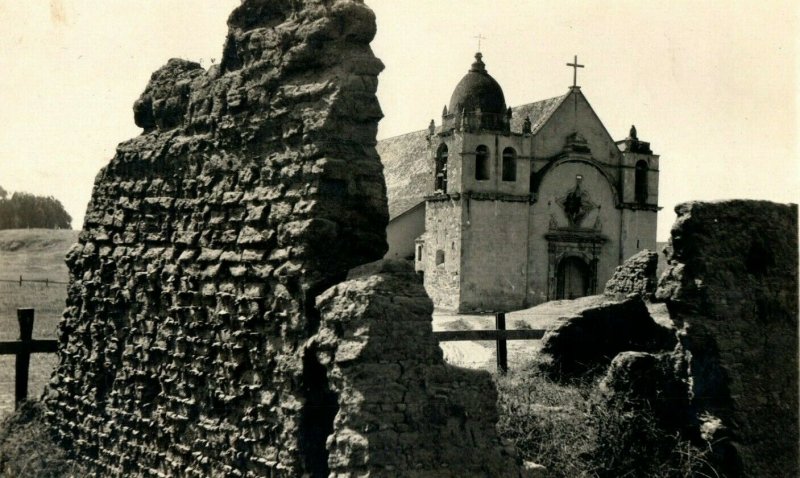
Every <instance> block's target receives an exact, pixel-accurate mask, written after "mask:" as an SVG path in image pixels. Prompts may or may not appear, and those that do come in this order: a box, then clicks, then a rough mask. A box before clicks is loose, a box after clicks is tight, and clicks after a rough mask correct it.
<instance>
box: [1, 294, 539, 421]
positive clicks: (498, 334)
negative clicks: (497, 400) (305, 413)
mask: <svg viewBox="0 0 800 478" xmlns="http://www.w3.org/2000/svg"><path fill="white" fill-rule="evenodd" d="M33 320H34V309H17V321H18V322H19V340H16V341H11V342H0V355H15V356H16V367H15V372H16V373H15V376H14V406H15V407H18V406H19V404H20V403H21V402H23V401H24V400H26V399H27V398H28V373H29V370H30V360H31V354H36V353H55V352H56V351H57V350H58V341H57V340H54V339H49V340H35V339H34V338H33ZM545 332H547V331H546V330H537V329H521V330H506V314H504V313H499V314H495V329H494V330H455V331H439V332H434V333H433V335H434V337H436V339H437V340H438V341H439V342H463V341H476V340H494V341H495V343H496V347H497V371H498V372H499V373H503V374H504V373H506V372H507V371H508V349H507V346H506V341H508V340H540V339H541V338H542V337H544V334H545Z"/></svg>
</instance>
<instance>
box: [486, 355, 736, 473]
mask: <svg viewBox="0 0 800 478" xmlns="http://www.w3.org/2000/svg"><path fill="white" fill-rule="evenodd" d="M598 385H599V380H598V379H597V378H588V377H587V378H585V379H584V380H571V381H570V382H568V383H564V382H556V381H554V380H553V379H552V378H550V377H548V376H547V375H546V374H545V373H543V372H542V371H541V369H540V367H539V366H538V364H534V363H530V364H528V365H527V366H525V367H523V368H520V369H517V370H515V371H511V372H509V373H508V375H506V376H499V377H497V388H498V405H499V411H500V419H499V421H498V431H499V432H500V434H501V437H502V438H504V439H506V440H508V441H510V442H511V443H513V444H514V445H515V446H516V447H517V449H518V450H519V452H520V455H521V456H522V459H523V460H527V461H532V462H535V463H539V464H541V465H544V466H545V467H546V468H547V469H548V472H549V473H550V475H549V476H552V477H554V478H562V477H563V478H580V477H598V478H611V477H620V476H642V477H644V476H646V477H653V478H668V477H670V478H671V477H711V478H718V477H721V475H720V474H718V473H717V472H716V471H715V470H714V469H713V467H712V466H710V465H709V463H708V460H709V459H710V451H709V450H708V448H707V447H705V446H702V445H697V444H695V443H693V442H692V441H690V440H688V439H687V438H685V437H683V436H682V435H681V434H680V433H678V432H675V431H674V430H668V429H666V428H665V427H664V426H663V424H662V423H660V421H659V420H658V418H657V414H656V413H655V412H654V411H653V410H652V408H651V407H650V405H649V403H648V402H647V401H646V400H640V399H636V398H632V397H631V396H626V395H624V394H618V395H614V396H613V398H609V396H607V395H606V394H604V393H602V392H601V390H600V387H599V386H598Z"/></svg>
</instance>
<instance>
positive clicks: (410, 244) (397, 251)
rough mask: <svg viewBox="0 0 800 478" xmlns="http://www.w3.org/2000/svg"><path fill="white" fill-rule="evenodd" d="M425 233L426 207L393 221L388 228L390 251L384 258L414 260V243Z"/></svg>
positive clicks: (418, 208) (387, 238)
mask: <svg viewBox="0 0 800 478" xmlns="http://www.w3.org/2000/svg"><path fill="white" fill-rule="evenodd" d="M424 233H425V207H424V205H423V206H420V207H417V208H416V209H413V210H412V211H410V212H408V213H406V214H401V215H400V216H397V217H396V218H394V219H392V220H391V221H390V222H389V225H388V226H386V242H388V243H389V250H388V251H386V255H384V256H383V258H384V259H413V258H414V241H415V240H416V239H417V238H418V237H419V236H421V235H422V234H424Z"/></svg>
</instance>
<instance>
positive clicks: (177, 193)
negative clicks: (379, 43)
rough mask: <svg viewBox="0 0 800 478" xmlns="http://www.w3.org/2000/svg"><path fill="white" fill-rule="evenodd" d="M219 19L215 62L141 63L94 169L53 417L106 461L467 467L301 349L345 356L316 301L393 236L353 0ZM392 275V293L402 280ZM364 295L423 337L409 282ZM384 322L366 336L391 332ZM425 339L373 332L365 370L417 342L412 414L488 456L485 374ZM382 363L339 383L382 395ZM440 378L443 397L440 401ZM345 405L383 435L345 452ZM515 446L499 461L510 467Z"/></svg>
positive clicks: (72, 264) (73, 265)
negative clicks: (143, 76)
mask: <svg viewBox="0 0 800 478" xmlns="http://www.w3.org/2000/svg"><path fill="white" fill-rule="evenodd" d="M228 25H229V27H230V30H229V34H228V37H227V40H226V42H225V47H224V53H223V56H222V60H221V62H220V64H219V65H218V66H214V67H212V68H211V69H209V70H208V71H205V70H203V69H202V68H201V67H200V66H199V65H197V64H195V63H191V62H188V61H183V60H170V61H169V62H168V63H167V65H166V66H164V67H163V68H161V69H160V70H158V71H156V72H155V73H154V74H153V76H152V78H151V80H150V83H149V84H148V86H147V88H146V90H145V91H144V93H143V94H142V96H141V98H139V100H138V101H137V102H136V103H135V105H134V115H135V120H136V123H137V124H138V125H139V126H141V127H142V128H143V129H144V133H143V134H142V135H140V136H139V137H137V138H134V139H132V140H130V141H127V142H125V143H122V144H121V145H119V146H118V148H117V154H116V156H115V157H114V158H113V159H112V160H111V162H110V163H109V164H108V166H106V167H105V168H103V170H102V171H101V172H100V173H99V175H98V176H97V179H96V182H95V186H94V191H93V193H92V199H91V202H90V204H89V207H88V210H87V214H86V221H85V223H84V227H83V232H82V233H81V235H80V238H79V243H78V244H76V245H75V246H74V247H73V248H72V250H71V251H70V253H69V255H68V257H67V263H68V266H69V270H70V286H69V297H68V299H67V309H66V311H65V313H64V319H63V321H62V322H61V323H60V325H59V341H60V345H59V353H58V356H59V364H58V367H57V369H56V371H55V372H54V375H53V377H52V380H51V386H50V388H49V391H48V392H47V395H46V397H45V402H46V405H47V407H48V410H49V412H48V414H49V418H50V420H51V422H52V424H53V428H54V430H55V432H56V433H57V435H58V437H59V438H60V440H61V441H62V442H63V443H64V444H65V445H66V446H67V447H68V448H69V449H70V450H72V452H73V453H74V455H75V457H76V459H78V460H79V461H80V462H81V463H83V464H84V465H85V466H86V467H87V468H88V469H89V471H91V472H92V473H95V474H97V475H98V476H126V477H128V476H132V477H143V476H152V477H155V476H158V477H165V476H170V477H172V476H175V477H181V476H185V477H191V476H196V477H208V476H230V477H237V476H238V477H256V476H259V477H261V476H304V475H305V476H327V475H328V474H329V472H330V471H331V470H334V471H335V472H336V473H340V474H341V475H342V476H345V475H346V476H350V475H349V474H348V473H349V472H350V471H348V470H351V469H356V468H357V469H361V468H363V467H364V466H368V467H373V468H375V467H377V468H376V469H380V467H383V469H384V470H390V469H389V468H386V466H385V465H386V464H387V462H386V459H393V460H395V462H396V463H398V464H399V463H401V462H400V461H397V460H403V459H404V460H406V461H404V462H402V463H404V466H405V465H409V466H410V464H413V466H414V467H416V466H417V463H422V466H423V468H424V469H426V470H430V469H433V468H438V469H440V472H439V475H441V476H455V475H454V474H452V473H449V472H448V471H447V470H449V469H450V467H453V468H452V469H461V468H459V466H460V462H461V461H462V458H461V456H460V455H457V454H456V453H455V451H453V450H462V449H464V448H455V447H457V446H461V444H460V442H459V444H458V445H454V448H447V449H448V450H451V451H450V452H448V454H447V455H446V456H443V455H441V454H438V453H433V455H432V458H430V459H427V461H426V458H425V457H426V456H427V455H426V453H427V452H426V450H430V447H431V446H440V444H438V443H429V442H425V441H414V440H413V437H414V435H413V433H410V432H409V433H408V434H405V435H403V442H402V447H401V444H400V442H393V441H390V440H389V437H384V436H383V435H384V434H385V435H389V432H388V431H385V429H384V428H382V427H383V426H384V424H386V423H392V424H394V428H393V430H394V432H395V433H400V432H402V431H404V428H403V427H404V426H406V425H404V424H403V423H405V422H403V421H402V420H400V419H399V416H398V415H397V412H398V410H397V409H387V408H383V407H380V408H379V409H366V411H367V412H369V413H373V412H374V413H375V415H373V416H371V417H370V418H369V419H365V418H364V416H359V417H355V418H354V417H352V416H348V415H347V412H348V411H349V410H350V409H349V408H348V406H349V405H350V402H349V401H348V400H349V399H350V398H352V397H350V396H349V395H348V394H347V392H348V390H349V389H344V388H337V384H340V383H343V382H341V381H339V379H338V378H337V375H336V374H337V373H338V372H337V370H338V369H336V368H335V367H334V368H330V367H332V364H331V363H328V362H324V361H323V357H322V356H320V355H318V353H317V351H318V350H322V349H321V348H320V347H317V346H316V345H315V344H317V343H323V342H324V343H325V344H326V346H330V347H333V348H335V349H336V351H335V355H336V356H337V357H341V356H343V355H346V353H345V352H343V348H346V347H347V346H348V344H349V342H347V341H343V343H342V344H341V345H338V346H337V341H336V340H333V342H330V341H328V342H325V341H321V340H320V339H319V337H320V336H321V335H320V334H325V333H327V332H328V330H329V329H328V328H327V327H328V325H327V324H329V323H330V320H331V319H330V318H326V319H325V320H326V325H325V326H324V327H323V328H322V330H321V331H320V320H321V319H320V313H319V312H318V310H317V309H316V305H315V302H316V298H317V296H319V294H320V293H321V292H322V291H324V290H326V289H328V288H329V287H331V286H333V285H334V284H337V283H339V282H341V281H342V280H344V279H345V277H346V275H347V271H348V270H349V269H350V268H352V267H354V266H357V265H360V264H364V263H367V262H370V261H373V260H375V259H378V258H380V257H381V256H383V254H384V253H385V252H386V249H387V245H386V239H385V229H386V224H387V217H388V215H387V206H386V194H385V185H384V181H383V175H382V168H381V164H380V160H379V158H378V155H377V153H376V151H375V135H376V131H377V122H378V120H379V119H380V118H381V116H382V113H381V110H380V107H379V105H378V102H377V99H376V97H375V91H376V88H377V75H378V73H379V72H380V71H381V70H382V68H383V65H382V64H381V62H380V61H379V60H377V59H376V58H375V57H374V55H373V54H372V51H371V50H370V47H369V42H370V41H371V40H372V38H373V36H374V34H375V18H374V16H373V14H372V12H371V11H370V10H369V9H368V8H367V7H365V6H364V5H363V3H362V2H361V1H360V0H304V1H297V0H292V1H289V0H245V1H244V2H243V3H242V5H241V6H240V7H239V8H237V9H236V10H235V11H234V12H233V13H232V15H231V16H230V18H229V20H228ZM411 275H412V276H413V274H411ZM404 277H405V276H404ZM375 280H376V281H380V280H379V279H375ZM372 283H373V282H370V284H372ZM413 284H414V285H409V286H408V288H410V289H413V288H414V287H416V288H417V289H419V286H418V285H416V283H413ZM391 286H392V287H397V288H398V290H405V289H404V285H403V282H402V281H401V280H400V279H397V280H394V281H392V282H391ZM334 290H335V291H336V292H331V293H328V295H326V297H327V299H326V300H328V301H330V302H336V303H337V304H338V303H342V302H341V301H344V303H345V304H346V303H347V302H346V298H347V297H350V295H348V294H350V293H351V292H350V289H348V288H346V287H344V288H338V289H334ZM365 293H366V292H365ZM337 294H344V296H345V298H339V297H337ZM376 294H377V292H376ZM378 295H379V297H377V298H376V299H375V300H374V301H373V299H372V298H369V299H365V301H366V302H369V303H373V302H374V303H375V304H376V305H375V306H374V307H378V308H380V307H385V306H387V304H389V303H391V304H394V305H393V309H392V315H391V316H387V318H389V319H393V318H395V317H397V318H398V319H406V320H405V321H404V320H398V327H399V330H400V332H391V333H390V335H392V336H397V334H398V333H401V332H402V333H405V332H409V331H410V329H413V327H410V326H409V324H411V325H417V322H418V321H419V322H421V323H424V322H425V320H427V321H428V324H427V329H424V328H423V330H422V331H420V332H417V333H419V334H424V333H426V332H425V331H426V330H427V333H428V335H430V304H429V302H428V301H427V300H426V299H424V297H422V296H421V295H420V294H419V291H418V290H415V291H414V294H412V295H413V297H412V298H411V299H409V300H405V301H404V300H402V297H390V296H389V295H390V294H389V293H388V292H387V291H386V290H384V289H381V293H380V294H378ZM366 302H365V303H366ZM326 303H327V302H324V301H323V304H326ZM360 304H362V302H358V301H356V302H355V303H354V304H352V305H353V306H354V307H355V306H356V305H360ZM368 310H369V311H370V313H372V311H374V308H369V309H368ZM339 313H342V311H341V310H340V311H339ZM347 313H352V314H353V323H356V322H357V321H358V320H362V319H363V317H362V315H361V314H360V313H359V311H358V310H356V309H355V308H348V309H347V310H346V311H345V315H346V314H347ZM340 318H341V317H340ZM409 320H410V322H409ZM392 324H393V322H392V321H391V320H388V321H385V322H384V323H382V325H381V327H383V328H384V330H385V329H387V328H391V326H392ZM376 329H377V327H376V328H374V329H372V330H373V332H374V331H375V330H376ZM354 333H356V334H357V333H359V331H358V330H356V331H354ZM387 333H388V332H387ZM401 335H402V334H401ZM312 337H315V338H313V339H312ZM379 339H380V337H378V336H377V335H375V334H373V336H372V337H371V340H370V347H378V346H383V345H386V346H387V347H388V345H387V344H386V343H383V342H380V340H379ZM417 345H419V348H409V349H402V348H398V349H392V350H394V352H392V350H387V352H386V353H387V357H388V359H391V361H392V362H393V365H386V366H384V365H383V364H382V363H381V364H379V366H378V365H376V367H377V368H375V367H373V368H375V370H374V371H377V372H380V371H384V369H385V370H386V371H388V370H390V369H391V370H396V369H398V368H400V369H402V367H403V366H404V365H405V364H406V362H404V358H403V357H404V355H403V354H404V353H411V352H413V353H415V354H416V353H418V354H419V357H412V358H411V359H410V360H411V362H413V361H414V360H418V361H419V362H418V364H419V366H420V367H421V368H420V369H419V371H418V372H417V371H415V370H412V369H408V371H407V373H408V374H410V375H408V380H411V378H410V377H412V376H413V374H415V373H421V374H423V375H424V374H428V375H429V376H428V375H426V377H428V378H426V380H428V379H430V381H426V382H424V383H422V384H419V383H417V384H413V383H410V382H408V383H407V385H408V386H409V387H410V388H411V389H413V387H414V386H416V387H417V388H416V389H414V391H413V393H410V394H408V395H407V398H408V400H410V401H409V402H408V405H409V410H410V411H409V413H412V414H413V417H411V418H409V420H410V421H408V422H407V423H408V424H409V425H408V427H410V428H409V430H410V429H411V428H413V427H415V426H418V425H419V430H420V431H421V435H420V436H424V437H433V436H435V437H449V435H446V430H451V424H452V423H453V420H456V421H457V427H456V428H457V429H456V431H454V433H455V434H456V436H462V437H464V436H468V435H469V434H470V433H473V434H475V436H478V437H480V439H479V441H478V442H474V443H473V445H474V446H472V448H469V447H467V448H466V449H470V450H472V451H473V452H474V451H475V450H477V449H478V448H481V447H484V448H485V451H486V453H485V454H484V455H481V454H479V453H477V452H476V454H475V456H476V457H480V456H483V457H484V458H487V459H489V458H490V457H492V456H497V457H499V456H500V455H499V453H500V449H499V447H496V445H497V444H496V443H495V442H496V440H494V439H493V438H492V437H493V436H494V435H493V433H494V429H493V419H494V415H493V414H492V413H491V410H490V413H489V414H488V415H486V416H480V417H479V416H478V414H477V411H478V410H482V409H484V408H486V407H488V409H491V407H492V406H493V400H494V395H493V393H494V391H493V387H492V385H491V383H490V381H489V380H488V377H486V376H484V375H481V374H466V373H459V372H456V371H452V370H451V369H445V368H444V366H443V365H442V364H441V357H440V356H437V354H439V353H440V352H439V351H438V348H436V344H435V343H434V342H433V341H432V340H431V339H430V337H428V339H427V340H422V341H421V342H419V344H417ZM375 353H376V354H377V353H379V351H377V352H375ZM437 357H438V359H437ZM367 358H368V359H369V360H373V361H374V360H375V355H371V356H369V357H367ZM436 360H438V362H436ZM436 364H438V365H436ZM340 365H341V363H340V362H336V366H340ZM428 365H430V367H428V368H425V367H427V366H428ZM364 367H365V368H364V370H365V371H370V370H372V368H371V367H372V365H370V364H366V365H364ZM451 371H452V372H453V375H452V377H446V376H445V375H447V374H446V373H445V372H447V373H450V372H451ZM418 376H420V377H422V375H418ZM328 377H330V379H328ZM344 378H345V379H351V378H352V377H344ZM392 378H396V377H395V376H393V375H390V376H386V377H384V376H383V375H369V376H358V377H355V378H354V379H353V380H354V382H353V383H354V384H355V385H354V386H357V387H359V389H360V390H362V391H363V392H364V393H365V394H366V395H365V400H366V402H367V403H371V404H378V403H380V404H382V403H383V402H382V398H381V397H384V396H385V393H387V392H386V390H385V389H384V385H385V383H386V381H387V380H390V379H392ZM328 383H330V384H331V385H330V386H329V385H328ZM429 384H430V386H429ZM438 384H441V387H440V388H437V386H438ZM392 390H393V389H392ZM443 390H449V391H450V392H448V393H449V394H450V395H449V398H448V399H447V400H445V401H444V402H440V401H437V400H439V399H440V398H441V396H442V395H441V393H445V392H443ZM462 391H463V395H464V397H463V399H462V398H458V397H456V396H455V395H457V394H458V393H462ZM440 392H441V393H440ZM478 393H480V394H481V397H482V398H480V399H479V398H478V397H477V394H478ZM445 395H446V394H445ZM481 400H482V401H481ZM402 403H405V402H402V401H401V402H397V403H393V406H396V407H399V406H400V405H402ZM462 403H465V404H468V405H464V408H457V407H458V406H459V404H462ZM420 404H422V405H420ZM442 404H446V405H447V407H445V408H441V407H439V408H436V407H438V406H439V405H442ZM418 405H420V406H421V407H422V408H421V409H419V410H416V409H414V407H415V406H418ZM450 405H452V406H453V407H456V408H452V407H449V406H450ZM431 407H433V408H431ZM448 407H449V408H448ZM476 407H478V408H476ZM420 410H421V411H420ZM465 410H467V411H469V415H466V414H465V413H466V412H465ZM417 412H419V413H421V414H415V413H417ZM433 413H438V415H431V414H433ZM428 419H430V420H433V421H430V422H429V421H426V420H428ZM359 420H361V421H359ZM436 420H438V421H436ZM335 421H336V423H335ZM353 422H358V423H369V424H371V425H370V426H375V427H378V428H377V430H379V431H378V432H376V433H377V434H375V435H368V436H367V438H368V439H369V440H372V438H373V437H378V436H380V441H378V443H381V444H382V446H390V445H391V446H396V448H385V449H384V452H383V453H384V455H380V454H378V453H376V452H370V454H369V456H368V457H367V458H365V460H366V461H358V460H351V459H350V458H346V459H345V458H342V453H343V451H342V450H345V451H347V450H357V449H358V447H359V446H360V443H361V440H362V437H360V436H358V435H356V434H348V433H349V432H348V429H346V427H347V426H349V425H348V424H350V423H353ZM423 422H424V423H426V424H428V425H429V427H428V428H424V427H422V425H420V424H421V423H423ZM335 426H336V427H337V428H335ZM342 427H345V428H342ZM458 427H461V428H458ZM368 431H369V430H367V432H368ZM423 431H424V433H422V432H423ZM359 433H366V432H365V431H364V430H359ZM459 433H460V435H459ZM329 437H330V438H329ZM484 437H485V439H484ZM465 439H466V438H465ZM398 447H399V448H398ZM398 451H401V452H402V454H401V456H400V458H397V459H395V458H391V457H389V455H391V454H392V453H395V452H398ZM329 452H330V453H331V454H330V459H329V457H328V455H329ZM380 456H384V458H380ZM508 456H510V455H508ZM508 456H506V457H505V458H502V459H500V458H498V459H497V460H500V461H497V460H495V461H496V462H497V463H500V462H502V463H504V464H505V465H508V466H509V467H511V468H509V469H511V470H512V475H513V474H514V473H515V472H516V471H514V470H513V466H514V462H513V460H510V461H509V459H508ZM387 457H388V458H387ZM382 460H383V461H382ZM436 460H439V461H436ZM503 460H505V461H503ZM492 463H494V462H492ZM487 466H489V465H487ZM491 466H495V465H491ZM386 473H388V474H392V473H391V472H390V471H386ZM376 474H377V475H380V473H379V472H376Z"/></svg>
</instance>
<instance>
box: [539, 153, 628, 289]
mask: <svg viewBox="0 0 800 478" xmlns="http://www.w3.org/2000/svg"><path fill="white" fill-rule="evenodd" d="M577 175H580V176H581V177H582V179H581V189H582V190H583V191H585V192H586V193H587V195H588V198H589V200H590V201H591V202H592V203H593V205H594V207H593V208H592V209H591V210H590V211H588V213H587V214H586V215H585V217H584V218H583V219H582V220H581V221H580V224H579V226H580V227H581V228H583V229H585V230H594V231H595V232H597V233H599V234H601V235H602V236H604V237H605V238H606V240H607V241H606V242H605V243H604V244H602V246H600V249H599V253H598V254H597V257H596V258H597V261H598V262H597V284H598V287H599V288H601V287H602V284H605V283H606V282H607V281H608V279H610V278H611V275H612V274H613V273H614V269H615V268H616V267H617V266H618V265H619V244H620V220H621V214H620V210H619V209H616V208H615V207H614V194H613V191H612V189H611V186H610V185H609V183H608V180H607V179H606V177H605V176H604V175H603V174H602V173H601V172H600V171H599V170H598V169H597V168H596V167H594V166H592V165H590V164H588V163H585V162H563V163H561V164H557V165H555V166H554V167H553V169H551V170H550V171H549V172H548V173H547V175H546V176H545V177H544V179H543V180H542V183H541V186H540V189H539V199H538V201H537V202H536V203H535V204H534V205H533V206H532V207H531V221H532V222H531V238H530V240H531V246H530V247H531V248H530V255H529V276H530V278H531V280H530V283H529V290H528V302H529V305H534V304H537V303H540V302H544V301H546V300H548V297H550V299H552V298H553V297H554V296H555V290H550V289H553V288H554V287H553V284H554V282H555V279H554V278H555V273H556V270H555V268H556V267H557V265H558V261H559V260H560V259H561V258H563V257H564V256H567V255H577V256H579V257H581V258H582V259H584V261H586V262H587V263H588V260H590V259H591V258H592V256H593V253H592V250H591V245H590V244H577V245H575V246H574V247H572V246H569V247H567V246H566V245H564V244H556V243H552V244H551V243H550V242H549V241H548V239H547V238H546V235H547V234H548V233H553V232H556V231H557V230H558V229H566V228H567V227H568V225H569V220H568V219H567V216H566V214H565V213H564V209H563V207H562V206H561V204H559V201H560V200H562V199H563V198H564V197H565V196H566V195H567V194H568V193H569V192H571V191H572V190H574V188H575V184H576V176H577ZM551 249H553V250H552V251H551ZM597 290H598V291H599V290H600V289H597Z"/></svg>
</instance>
